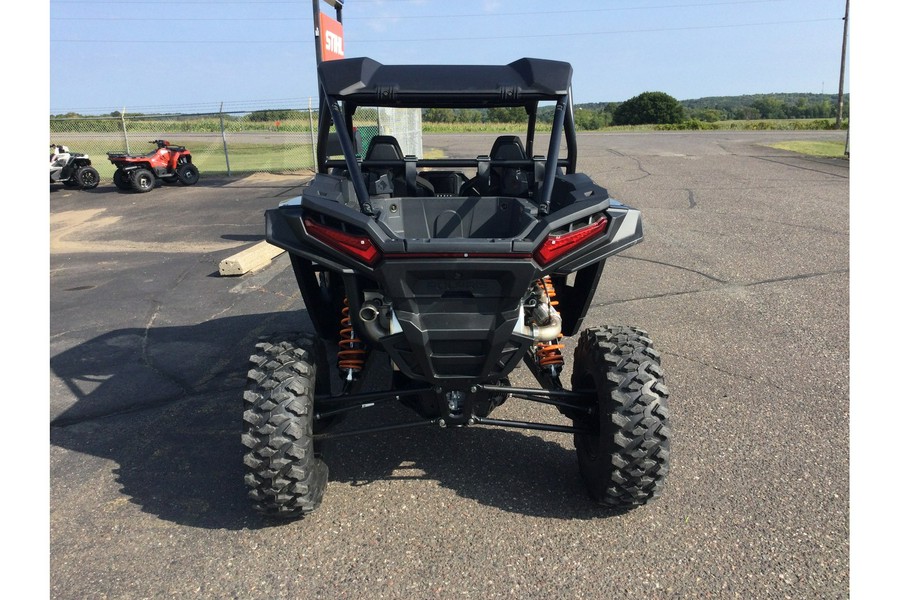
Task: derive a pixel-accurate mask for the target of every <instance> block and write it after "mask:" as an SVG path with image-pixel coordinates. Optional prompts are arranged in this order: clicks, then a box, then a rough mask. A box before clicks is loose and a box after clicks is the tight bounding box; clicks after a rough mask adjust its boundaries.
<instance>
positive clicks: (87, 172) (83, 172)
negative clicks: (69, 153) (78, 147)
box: [75, 166, 100, 190]
mask: <svg viewBox="0 0 900 600" xmlns="http://www.w3.org/2000/svg"><path fill="white" fill-rule="evenodd" d="M75 180H76V181H77V182H78V185H79V186H81V189H83V190H92V189H94V188H95V187H97V186H98V185H99V184H100V173H98V172H97V169H95V168H94V167H89V166H86V167H81V168H80V169H78V170H77V171H76V172H75Z"/></svg>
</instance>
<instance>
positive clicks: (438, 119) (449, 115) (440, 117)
mask: <svg viewBox="0 0 900 600" xmlns="http://www.w3.org/2000/svg"><path fill="white" fill-rule="evenodd" d="M422 120H423V121H427V122H428V123H452V122H453V121H455V120H456V115H455V114H454V113H453V109H451V108H429V109H427V110H426V111H425V112H424V113H422Z"/></svg>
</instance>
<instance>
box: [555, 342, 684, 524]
mask: <svg viewBox="0 0 900 600" xmlns="http://www.w3.org/2000/svg"><path fill="white" fill-rule="evenodd" d="M572 387H573V388H574V389H579V390H587V389H589V390H593V391H595V392H596V401H595V404H594V408H595V409H596V414H595V415H592V416H591V417H586V418H579V419H577V420H576V421H575V425H576V426H578V427H582V428H585V429H589V430H591V431H592V434H576V435H575V449H576V454H577V455H578V467H579V470H580V471H581V476H582V479H583V480H584V482H585V484H586V485H587V488H588V493H589V494H590V495H591V497H592V498H594V499H595V500H596V501H597V502H598V503H599V504H601V505H603V506H607V507H611V508H633V507H636V506H641V505H643V504H646V503H647V502H649V501H650V500H652V499H653V498H654V497H656V496H657V495H658V494H659V493H660V491H661V489H662V486H663V482H664V480H665V478H666V475H667V474H668V472H669V440H670V437H671V432H670V429H669V425H668V420H669V409H668V399H669V390H668V388H667V387H666V385H665V382H664V377H663V371H662V367H661V365H660V355H659V352H657V351H656V350H655V349H654V348H653V342H652V341H651V340H650V338H648V337H647V334H646V333H645V332H644V331H641V330H639V329H634V328H631V327H598V328H592V329H588V330H585V331H583V332H582V334H581V337H580V338H579V340H578V346H577V347H576V348H575V364H574V366H573V372H572Z"/></svg>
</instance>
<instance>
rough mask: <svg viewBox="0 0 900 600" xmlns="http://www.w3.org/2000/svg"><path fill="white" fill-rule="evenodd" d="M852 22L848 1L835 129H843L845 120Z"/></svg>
mask: <svg viewBox="0 0 900 600" xmlns="http://www.w3.org/2000/svg"><path fill="white" fill-rule="evenodd" d="M849 20H850V0H847V8H846V9H844V41H843V43H842V44H841V78H840V80H839V81H838V106H837V119H836V120H835V122H834V128H835V129H840V128H841V121H843V120H844V64H845V62H846V60H847V23H848V22H849Z"/></svg>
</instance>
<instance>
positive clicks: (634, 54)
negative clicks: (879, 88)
mask: <svg viewBox="0 0 900 600" xmlns="http://www.w3.org/2000/svg"><path fill="white" fill-rule="evenodd" d="M321 4H322V10H323V12H327V13H328V14H330V15H333V14H334V11H333V9H332V8H331V7H330V6H328V5H327V4H325V2H324V0H323V1H322V2H321ZM844 6H845V1H844V0H608V1H606V0H604V1H597V0H594V1H591V0H568V1H566V2H559V3H554V2H547V1H546V0H541V1H538V0H518V1H514V0H455V1H450V0H346V3H345V9H344V28H345V45H346V52H347V54H346V55H347V56H370V57H372V58H374V59H376V60H378V61H380V62H382V63H418V64H449V63H461V64H464V63H482V64H485V63H507V62H511V61H513V60H516V59H517V58H521V57H523V56H532V57H538V58H552V59H558V60H565V61H568V62H571V63H572V65H573V67H574V72H575V75H574V82H573V88H574V95H575V101H576V102H607V101H622V100H627V99H628V98H630V97H632V96H635V95H637V94H639V93H641V92H644V91H663V92H666V93H668V94H671V95H672V96H675V97H676V98H678V99H681V100H685V99H690V98H699V97H702V96H718V95H740V94H753V93H772V92H822V91H824V92H827V93H836V92H837V89H838V78H839V72H840V56H841V37H842V31H843V21H842V17H843V14H844ZM851 23H852V16H851ZM312 40H313V34H312V9H311V1H310V0H294V1H266V0H245V1H233V2H229V1H224V2H219V1H214V0H178V1H168V0H153V1H150V0H50V1H49V42H50V44H49V46H50V56H51V60H50V82H49V83H50V98H49V100H50V112H51V113H53V114H58V113H62V112H68V111H77V112H84V113H105V112H110V111H113V110H121V109H122V108H126V109H127V110H130V111H154V110H160V111H166V112H168V111H169V110H174V109H179V110H185V111H187V112H190V111H192V110H194V111H198V112H199V111H202V110H213V109H214V110H218V108H219V103H221V102H224V103H225V109H226V110H229V108H230V109H232V110H238V109H241V108H257V107H266V106H279V105H283V104H285V101H290V102H289V103H294V104H296V103H298V102H301V101H302V105H304V106H305V105H306V98H307V97H309V96H311V95H312V96H314V95H315V93H316V87H315V71H314V68H315V54H314V46H313V41H312ZM848 54H849V53H848ZM849 83H850V77H849V69H848V71H847V75H846V79H845V91H847V92H849V91H850V86H849Z"/></svg>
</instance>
